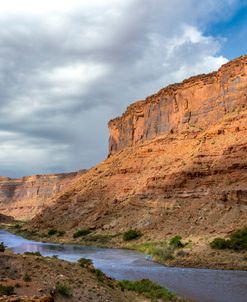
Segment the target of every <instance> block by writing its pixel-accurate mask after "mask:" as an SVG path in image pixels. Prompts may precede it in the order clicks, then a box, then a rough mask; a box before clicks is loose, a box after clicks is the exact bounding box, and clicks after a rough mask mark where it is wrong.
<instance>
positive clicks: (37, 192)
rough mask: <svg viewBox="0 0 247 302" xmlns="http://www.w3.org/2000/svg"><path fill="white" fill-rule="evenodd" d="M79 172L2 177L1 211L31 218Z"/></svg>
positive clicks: (19, 217)
mask: <svg viewBox="0 0 247 302" xmlns="http://www.w3.org/2000/svg"><path fill="white" fill-rule="evenodd" d="M77 175H78V173H77V172H76V173H64V174H50V175H34V176H28V177H23V178H20V179H11V178H7V177H0V213H2V214H5V215H8V216H12V217H14V218H16V219H30V218H32V217H33V216H35V215H36V214H38V213H39V212H40V211H41V210H42V209H43V208H44V207H45V206H48V205H50V204H51V201H50V198H51V197H53V196H54V195H55V194H56V193H58V192H60V191H61V190H63V189H65V188H66V186H67V185H68V184H69V183H70V182H71V181H72V180H73V179H74V178H75V177H76V176H77Z"/></svg>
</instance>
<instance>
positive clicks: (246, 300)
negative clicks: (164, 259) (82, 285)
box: [0, 230, 247, 302]
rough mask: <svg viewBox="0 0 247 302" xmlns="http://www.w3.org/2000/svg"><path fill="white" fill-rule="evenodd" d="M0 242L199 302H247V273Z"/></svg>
mask: <svg viewBox="0 0 247 302" xmlns="http://www.w3.org/2000/svg"><path fill="white" fill-rule="evenodd" d="M0 242H4V244H5V245H6V246H7V247H8V248H10V249H11V250H12V251H14V252H15V253H24V252H26V251H32V252H35V251H39V252H40V253H41V254H42V255H43V256H52V255H58V257H59V258H60V259H64V260H67V261H70V262H76V261H77V260H78V259H79V258H82V257H84V258H89V259H91V260H93V263H94V265H95V267H97V268H99V269H101V270H102V271H103V272H104V273H105V274H107V275H108V276H111V277H113V278H115V279H118V280H121V279H128V280H135V279H142V278H148V279H151V280H153V281H155V282H156V283H159V284H160V285H162V286H164V287H166V288H168V289H170V290H171V291H174V292H176V293H177V294H178V295H181V296H183V297H187V298H191V299H193V300H194V301H198V302H247V272H245V271H226V270H224V271H223V270H211V269H193V268H175V267H172V268H171V267H166V266H163V265H160V264H157V263H155V262H153V261H150V260H148V259H146V255H144V254H141V253H138V252H134V251H129V250H124V249H108V248H96V247H84V246H78V245H72V244H55V243H42V242H37V241H32V240H27V239H24V238H23V237H20V236H16V235H13V234H11V233H9V232H7V231H4V230H0Z"/></svg>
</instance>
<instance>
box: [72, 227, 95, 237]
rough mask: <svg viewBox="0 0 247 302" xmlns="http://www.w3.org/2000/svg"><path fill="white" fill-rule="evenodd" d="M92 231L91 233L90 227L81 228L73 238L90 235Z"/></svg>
mask: <svg viewBox="0 0 247 302" xmlns="http://www.w3.org/2000/svg"><path fill="white" fill-rule="evenodd" d="M90 233H91V230H89V229H80V230H77V231H76V232H75V233H74V235H73V238H78V237H82V236H86V235H88V234H90Z"/></svg>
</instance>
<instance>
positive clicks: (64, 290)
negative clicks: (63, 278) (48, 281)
mask: <svg viewBox="0 0 247 302" xmlns="http://www.w3.org/2000/svg"><path fill="white" fill-rule="evenodd" d="M56 292H57V293H58V294H60V295H61V296H63V297H71V296H72V289H71V288H70V286H68V285H67V284H65V283H60V282H57V283H56Z"/></svg>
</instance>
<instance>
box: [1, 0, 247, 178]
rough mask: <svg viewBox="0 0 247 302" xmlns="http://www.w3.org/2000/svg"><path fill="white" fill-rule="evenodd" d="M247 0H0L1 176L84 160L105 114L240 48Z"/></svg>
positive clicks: (212, 66) (103, 149)
mask: <svg viewBox="0 0 247 302" xmlns="http://www.w3.org/2000/svg"><path fill="white" fill-rule="evenodd" d="M246 24H247V1H246V0H217V1H215V0H204V1H198V0H173V1H170V0H124V1H122V0H90V1H88V0H52V1H51V0H49V1H48V0H35V1H33V0H8V1H6V0H0V175H2V176H9V177H21V176H24V175H31V174H43V173H59V172H69V171H76V170H80V169H84V168H89V167H92V166H94V165H95V164H97V163H98V162H100V161H101V160H103V159H105V158H106V156H107V153H108V128H107V123H108V121H109V120H110V119H112V118H114V117H116V116H118V115H121V114H122V113H123V111H124V110H125V108H126V107H127V106H128V105H129V104H131V103H133V102H134V101H136V100H140V99H144V98H146V97H147V96H148V95H150V94H153V93H154V92H156V91H158V90H159V89H160V88H162V87H165V86H166V85H168V84H171V83H174V82H179V81H181V80H183V79H184V78H186V77H189V76H192V75H195V74H199V73H207V72H210V71H213V70H217V69H218V68H219V67H220V66H221V65H222V64H224V63H226V62H227V61H228V60H231V59H233V58H236V57H238V56H240V55H243V54H246V53H247V39H246V37H247V26H246Z"/></svg>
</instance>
